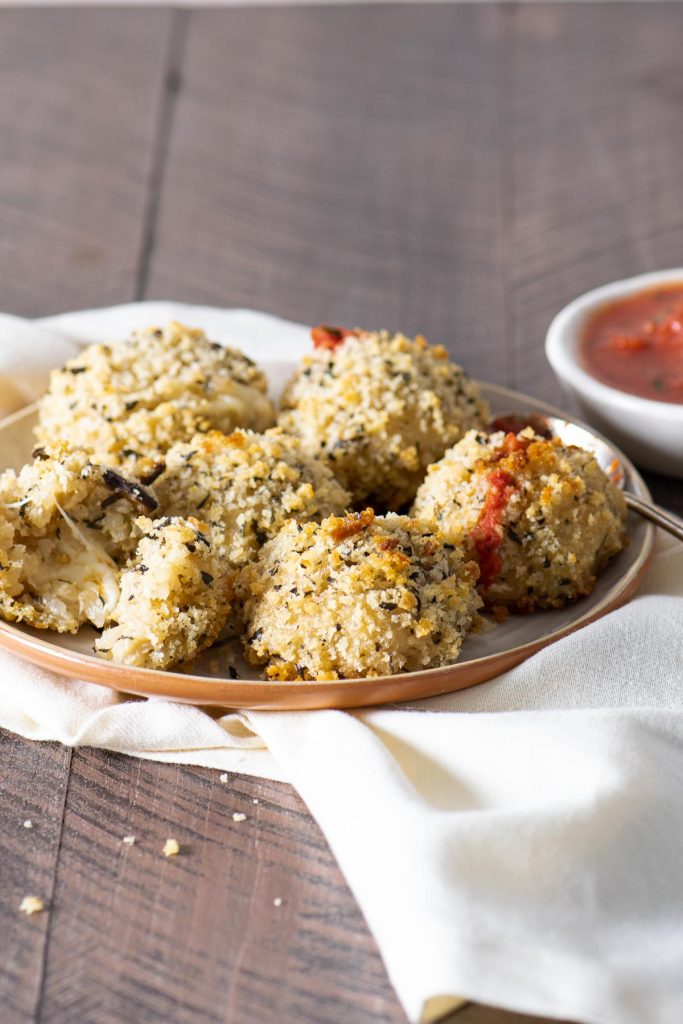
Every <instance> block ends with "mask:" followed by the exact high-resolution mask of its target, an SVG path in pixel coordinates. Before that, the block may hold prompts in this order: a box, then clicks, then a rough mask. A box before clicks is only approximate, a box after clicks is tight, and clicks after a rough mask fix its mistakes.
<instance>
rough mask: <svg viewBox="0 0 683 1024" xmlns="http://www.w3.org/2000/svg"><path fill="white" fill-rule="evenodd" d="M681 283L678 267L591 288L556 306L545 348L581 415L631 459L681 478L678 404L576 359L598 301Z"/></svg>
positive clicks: (681, 410)
mask: <svg viewBox="0 0 683 1024" xmlns="http://www.w3.org/2000/svg"><path fill="white" fill-rule="evenodd" d="M676 282H680V283H683V268H680V269H675V270H658V271H655V272H654V273H651V274H639V275H638V276H637V277H629V278H626V279H625V280H623V281H613V282H612V283H611V284H606V285H603V286H602V287H601V288H594V289H593V290H592V291H590V292H586V293H585V294H584V295H581V296H579V298H578V299H574V301H573V302H570V303H569V305H568V306H565V307H564V309H562V310H560V312H559V313H558V314H557V316H556V317H555V319H554V320H553V322H552V323H551V325H550V327H549V328H548V333H547V335H546V340H545V352H546V356H547V357H548V361H549V363H550V365H551V366H552V368H553V370H554V371H555V373H556V375H557V377H558V378H559V380H560V383H561V384H562V385H563V387H564V388H565V389H566V390H567V391H568V392H569V393H570V394H571V395H572V396H573V397H574V399H575V401H576V402H577V404H578V405H579V407H580V409H581V412H582V415H583V416H584V417H585V419H587V420H588V421H589V422H590V423H593V424H594V425H595V426H596V427H597V428H598V429H599V430H600V431H602V433H603V434H606V435H607V437H610V438H612V439H613V440H614V441H615V442H616V444H618V445H619V447H621V448H623V449H624V451H625V452H627V453H628V454H629V455H630V456H631V458H632V459H633V461H634V462H636V463H637V464H638V465H640V466H644V467H645V468H647V469H652V470H654V471H655V472H656V473H663V474H664V475H665V476H675V477H681V478H683V404H677V403H674V402H657V401H654V400H653V399H651V398H641V397H640V396H639V395H631V394H628V393H627V392H625V391H619V390H618V389H617V388H613V387H610V385H609V384H603V383H602V381H599V380H596V379H595V377H591V375H590V374H589V373H588V371H587V370H585V369H584V368H583V366H582V363H581V352H580V342H581V334H582V332H583V328H584V325H585V323H586V320H587V318H588V316H589V315H590V314H591V313H593V311H594V310H595V309H596V308H598V307H599V306H602V305H604V304H605V303H607V302H610V301H615V300H616V299H621V298H625V297H626V296H628V295H633V294H635V293H637V292H641V291H646V290H648V289H650V288H656V287H657V286H658V285H662V284H674V283H676Z"/></svg>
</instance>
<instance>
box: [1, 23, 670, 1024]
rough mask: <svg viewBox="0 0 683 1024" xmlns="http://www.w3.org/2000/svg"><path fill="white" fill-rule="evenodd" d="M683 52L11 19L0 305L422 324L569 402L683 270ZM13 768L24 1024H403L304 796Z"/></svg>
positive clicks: (4, 72) (14, 886) (255, 783)
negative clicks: (173, 306)
mask: <svg viewBox="0 0 683 1024" xmlns="http://www.w3.org/2000/svg"><path fill="white" fill-rule="evenodd" d="M682 33H683V7H681V6H680V5H677V4H667V3H664V4H661V5H659V4H657V3H643V4H637V3H636V4H625V5H623V6H622V5H620V4H605V5H603V4H600V3H596V4H594V5H591V6H585V5H567V6H565V5H564V4H561V3H558V4H550V5H545V4H532V5H529V6H525V5H517V4H509V5H507V6H505V5H504V6H498V5H496V4H491V5H484V6H477V5H475V6H462V7H450V6H411V5H409V6H400V7H398V6H397V7H392V6H383V7H379V6H378V7H372V6H370V7H357V6H352V7H329V8H322V9H315V8H300V9H271V10H266V9H255V10H254V9H252V10H248V9H247V10H239V9H233V10H223V11H211V12H208V11H193V12H191V13H188V12H185V11H182V10H174V11H168V10H163V9H150V10H146V11H136V10H133V11H131V10H71V11H62V10H54V9H53V10H42V11H28V10H23V11H15V10H5V11H2V12H0V69H1V70H0V138H2V160H1V161H0V209H1V213H0V218H1V219H0V228H1V230H0V308H2V309H5V310H7V311H10V312H15V313H19V314H23V315H29V316H32V315H40V314H48V313H52V312H57V311H61V310H64V309H70V308H79V307H86V306H97V305H105V304H112V303H119V302H125V301H129V300H132V299H142V298H147V297H154V298H174V299H180V300H188V301H196V302H205V303H214V304H217V305H223V306H240V305H244V306H251V307H253V308H256V309H262V310H268V311H271V312H273V313H277V314H280V315H282V316H285V317H291V318H293V319H296V320H301V321H304V322H311V323H313V322H317V321H321V320H327V321H332V322H340V323H349V324H356V323H360V324H363V325H368V326H373V327H374V326H377V327H379V326H387V327H391V328H401V329H403V330H404V331H406V332H415V331H421V332H423V333H425V334H426V335H427V337H428V338H430V339H431V340H434V341H437V340H438V341H444V342H445V343H446V344H448V345H449V347H450V348H451V351H452V352H453V353H454V354H455V355H456V356H457V358H458V359H460V360H461V361H462V362H463V363H464V364H465V365H466V366H467V367H468V368H469V369H470V371H471V372H472V373H474V374H475V375H477V376H480V377H483V378H487V379H489V380H492V381H497V382H499V383H502V384H506V385H509V386H512V387H518V388H520V389H522V390H525V391H527V392H530V393H532V394H535V395H538V396H539V397H542V398H547V399H550V400H553V401H557V402H561V401H562V399H561V395H560V392H559V389H558V386H557V384H556V383H555V381H554V380H553V377H552V375H551V373H550V371H549V369H548V366H547V364H546V362H545V359H544V357H543V351H542V343H543V337H544V332H545V328H546V326H547V324H548V322H549V320H550V318H551V317H552V315H553V314H554V312H555V311H556V310H557V309H558V308H559V307H560V306H561V305H562V304H563V303H564V302H566V301H567V300H568V299H570V298H571V297H572V296H574V295H576V294H578V293H580V292H582V291H584V290H585V289H587V288H589V287H591V286H593V285H595V284H598V283H601V282H603V281H608V280H611V279H613V278H617V277H621V276H625V275H627V274H632V273H636V272H639V271H644V270H648V269H651V268H655V267H666V266H675V265H680V264H681V262H683V260H682V259H681V252H682V247H683V203H682V202H681V198H682V197H681V167H682V166H683V132H681V102H682V101H683V68H682V66H681V61H680V41H681V38H682ZM650 482H651V485H652V487H653V490H654V491H655V494H656V495H657V497H658V498H659V500H660V501H662V502H663V503H665V504H668V505H669V506H670V507H677V508H678V509H679V510H681V508H682V505H683V499H682V497H681V488H680V485H679V484H676V483H675V482H673V481H667V480H664V479H656V478H650ZM0 761H1V765H2V778H3V786H2V795H1V796H0V877H1V879H2V889H1V892H2V900H1V905H0V915H1V916H0V924H1V929H2V930H1V933H0V934H1V935H2V938H1V939H0V951H1V954H2V955H1V956H0V1005H1V1006H2V1011H1V1013H2V1020H3V1024H15V1022H16V1024H23V1022H26V1021H32V1020H36V1021H40V1022H42V1024H74V1022H77V1024H109V1022H135V1024H138V1022H144V1024H156V1022H159V1024H162V1022H163V1024H190V1022H191V1024H195V1022H208V1024H212V1022H229V1024H347V1022H348V1024H379V1022H383V1024H384V1022H386V1024H389V1022H391V1024H399V1022H405V1015H404V1014H403V1012H402V1010H401V1008H400V1007H399V1005H398V1003H397V1001H396V998H395V995H394V994H393V991H392V989H391V987H390V985H389V982H388V980H387V978H386V974H385V971H384V968H383V966H382V963H381V961H380V959H379V956H378V953H377V949H376V947H375V944H374V942H373V940H372V938H371V937H370V935H369V933H368V930H367V927H366V925H365V923H364V921H363V919H362V917H361V915H360V912H359V910H358V907H357V906H356V904H355V902H354V899H353V898H352V896H351V894H350V892H349V890H348V888H347V886H346V884H345V882H344V879H343V878H342V876H341V874H340V872H339V869H338V867H337V866H336V864H335V861H334V859H333V857H332V855H331V853H330V851H329V849H328V848H327V845H326V843H325V840H324V839H323V837H322V835H321V833H320V831H319V829H318V828H317V826H316V824H315V823H314V822H313V820H312V819H311V817H310V816H309V815H308V813H307V811H306V808H305V806H304V805H303V804H302V802H301V800H300V799H299V798H298V797H297V796H296V794H295V793H294V792H293V791H292V790H291V789H290V788H289V787H287V786H284V785H277V784H274V783H269V782H265V781H260V780H254V779H249V778H245V777H240V776H234V777H230V779H229V781H228V784H227V785H224V784H220V783H219V781H218V777H217V773H215V772H210V771H204V770H201V769H198V768H176V767H171V766H166V765H162V764H153V763H146V762H141V761H137V760H133V759H129V758H126V757H121V756H115V755H112V754H107V753H102V752H99V751H94V750H89V749H82V750H75V751H72V750H68V749H65V748H62V747H59V746H56V745H54V744H51V743H50V744H37V743H28V742H25V741H23V740H20V739H18V738H17V737H15V736H12V735H4V736H3V737H2V744H1V745H0ZM254 799H258V804H254V803H253V800H254ZM235 809H238V810H242V809H243V810H245V811H246V812H247V815H248V820H247V822H246V823H243V824H242V825H241V826H240V827H235V824H234V822H233V821H232V811H233V810H235ZM25 819H30V820H31V821H32V822H33V828H32V829H25V828H23V827H22V822H23V821H24V820H25ZM127 834H133V835H135V836H137V838H138V841H137V843H136V845H135V847H133V848H125V847H122V845H121V837H122V836H124V835H127ZM169 835H174V836H177V837H179V838H180V839H181V840H182V842H183V844H184V846H185V848H186V855H185V856H182V857H180V858H176V859H175V860H173V861H164V859H163V858H161V857H160V850H161V846H162V845H163V842H164V840H165V838H166V837H167V836H169ZM407 882H408V880H407ZM27 892H35V893H39V894H41V895H42V896H43V897H44V899H45V900H46V902H47V904H48V907H49V911H48V912H47V913H45V914H42V915H39V916H36V917H33V918H26V917H24V916H23V915H19V914H18V913H17V906H18V903H19V901H20V899H21V897H22V896H23V895H24V894H25V893H27ZM277 896H280V897H281V898H282V900H283V904H282V906H281V907H278V908H275V907H274V906H273V899H274V898H275V897H277ZM586 925H587V927H589V926H590V922H586ZM524 1019H527V1020H528V1018H522V1017H519V1016H516V1015H508V1014H506V1013H503V1012H501V1011H495V1010H487V1009H486V1008H482V1007H469V1008H468V1009H466V1010H465V1011H463V1013H462V1015H461V1016H460V1017H459V1018H458V1021H459V1022H460V1024H475V1022H476V1024H494V1022H496V1024H502V1022H503V1021H509V1022H512V1021H516V1022H518V1024H519V1022H521V1021H522V1020H524Z"/></svg>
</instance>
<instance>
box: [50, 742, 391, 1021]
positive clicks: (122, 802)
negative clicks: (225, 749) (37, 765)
mask: <svg viewBox="0 0 683 1024" xmlns="http://www.w3.org/2000/svg"><path fill="white" fill-rule="evenodd" d="M254 799H256V800H258V803H254ZM103 807H106V809H107V812H106V814H105V815H103V813H102V810H103ZM233 812H242V813H244V814H246V821H242V822H235V821H233V818H232V815H233ZM124 835H133V836H135V845H134V846H132V847H127V846H124V845H123V844H122V842H121V840H122V837H123V836H124ZM169 836H173V837H175V838H176V839H177V840H178V842H179V844H180V847H181V852H180V855H179V856H177V857H172V858H164V856H163V855H162V852H161V851H162V847H163V845H164V842H165V840H166V838H167V837H169ZM278 897H279V898H281V899H282V905H281V906H277V907H276V906H274V904H273V900H275V899H276V898H278ZM51 918H52V934H53V941H52V942H51V943H50V946H49V949H48V952H47V961H46V975H45V982H44V990H43V999H42V1005H41V1014H40V1020H41V1021H44V1022H45V1024H56V1022H59V1024H62V1022H63V1024H66V1022H72V1021H79V1022H83V1024H86V1022H87V1024H105V1022H111V1021H145V1022H146V1024H154V1022H157V1021H158V1022H159V1024H162V1022H163V1024H168V1022H169V1021H173V1022H177V1024H181V1022H182V1024H186V1022H187V1024H194V1022H196V1021H203V1022H207V1024H213V1022H216V1024H218V1022H222V1021H225V1022H235V1024H237V1022H242V1021H244V1022H246V1021H250V1022H252V1024H271V1022H274V1021H278V1022H279V1021H292V1022H295V1021H297V1022H304V1021H306V1022H311V1024H328V1022H330V1021H353V1022H358V1024H375V1022H379V1021H387V1022H389V1021H391V1022H394V1021H396V1022H399V1021H403V1020H404V1017H403V1015H402V1013H401V1012H400V1010H399V1009H398V1007H397V1005H396V1001H395V996H394V995H393V993H392V991H391V989H390V988H389V984H388V981H387V980H386V976H385V974H384V971H383V969H382V967H381V963H380V961H379V957H378V955H377V951H376V947H375V946H374V943H373V941H372V939H371V938H370V936H369V934H368V932H367V928H366V926H365V923H364V921H363V919H362V918H361V916H360V912H359V911H358V909H357V906H356V905H355V902H354V900H353V898H352V897H351V894H350V892H349V890H348V888H347V886H346V884H345V882H344V880H343V879H342V877H341V875H340V873H339V869H338V868H337V866H336V864H335V862H334V860H333V858H332V855H331V853H330V852H329V849H328V848H327V845H326V843H325V841H324V839H323V837H322V835H321V833H320V831H319V829H318V827H317V825H316V824H315V823H314V822H313V820H312V819H311V817H310V815H309V814H308V812H307V811H306V808H305V806H304V805H303V803H302V802H301V800H300V799H299V798H298V797H297V796H296V795H295V793H294V792H293V791H292V790H291V789H290V788H289V787H288V786H283V785H279V784H275V783H266V782H264V781H261V780H254V779H249V778H245V777H243V776H230V777H229V780H228V782H227V784H223V783H221V782H220V780H219V774H218V772H215V771H214V772H211V771H207V770H204V769H200V768H177V767H175V766H171V765H159V764H153V763H147V762H141V761H138V760H134V759H131V758H126V757H122V756H118V755H114V754H107V753H102V752H96V751H91V750H83V751H77V752H76V753H75V754H74V763H73V768H72V773H71V782H70V786H69V792H68V794H67V800H66V807H65V813H64V828H63V832H62V842H61V851H60V859H59V866H58V870H57V877H56V885H55V892H54V899H53V910H52V913H51Z"/></svg>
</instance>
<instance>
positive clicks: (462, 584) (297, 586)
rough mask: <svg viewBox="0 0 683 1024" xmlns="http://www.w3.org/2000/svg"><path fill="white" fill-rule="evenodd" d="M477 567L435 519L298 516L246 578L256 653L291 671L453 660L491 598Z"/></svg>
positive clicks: (252, 656)
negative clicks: (479, 588) (480, 584)
mask: <svg viewBox="0 0 683 1024" xmlns="http://www.w3.org/2000/svg"><path fill="white" fill-rule="evenodd" d="M477 575H478V571H477V567H476V565H475V564H474V563H472V562H465V561H463V557H462V551H461V549H460V548H457V547H455V546H454V545H452V544H449V543H447V542H444V538H443V537H442V535H441V533H440V531H439V530H438V529H437V527H436V526H435V524H434V523H430V522H425V521H422V520H418V519H410V518H408V517H407V516H398V515H393V514H390V515H387V516H375V514H374V512H373V511H372V509H366V510H365V511H363V512H355V513H351V514H349V515H347V516H345V517H336V516H330V517H329V518H327V519H325V520H323V522H322V523H320V524H317V523H304V524H302V523H297V522H294V521H290V522H289V523H287V524H286V526H285V527H284V529H282V530H281V532H280V533H279V534H278V535H277V537H275V538H274V539H273V540H272V541H270V542H269V543H268V544H266V545H265V547H263V548H262V549H261V553H260V555H259V558H258V560H257V561H255V562H252V563H251V564H250V565H248V566H247V567H246V568H245V569H244V570H243V571H242V573H241V574H240V576H239V577H238V580H237V583H236V588H237V596H238V598H239V599H241V600H242V602H243V618H244V637H243V643H244V649H245V654H246V657H247V659H248V660H249V661H250V662H252V664H254V665H263V666H265V667H266V674H267V676H268V678H270V679H281V680H288V679H338V678H341V679H344V678H349V679H350V678H360V677H363V676H381V675H388V674H391V673H394V672H404V671H405V672H408V671H412V670H415V669H423V668H433V667H435V666H438V665H447V664H450V663H451V662H453V661H455V660H456V658H457V657H458V653H459V651H460V647H461V644H462V641H463V637H464V635H465V633H466V632H467V630H468V629H469V628H470V626H471V624H472V619H473V616H474V615H475V613H476V611H477V609H478V608H479V606H480V604H481V601H480V598H479V597H478V595H477V592H476V588H475V581H476V578H477Z"/></svg>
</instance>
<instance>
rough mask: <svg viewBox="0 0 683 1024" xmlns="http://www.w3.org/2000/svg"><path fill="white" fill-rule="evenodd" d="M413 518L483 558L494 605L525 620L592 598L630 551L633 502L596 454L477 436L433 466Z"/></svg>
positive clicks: (485, 588) (531, 438) (521, 436)
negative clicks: (428, 521)
mask: <svg viewBox="0 0 683 1024" xmlns="http://www.w3.org/2000/svg"><path fill="white" fill-rule="evenodd" d="M412 511H413V514H414V515H419V516H427V517H431V518H434V519H435V520H436V521H437V522H438V523H439V525H440V527H441V529H442V530H443V532H444V534H445V535H446V536H447V537H448V539H449V540H450V541H452V542H453V543H454V544H462V545H464V546H465V549H466V550H467V551H468V553H469V555H470V556H471V557H473V558H475V559H477V561H478V562H479V565H480V568H481V580H480V591H481V593H482V595H483V597H484V599H485V601H486V603H487V604H488V605H489V606H501V607H507V608H511V609H514V610H516V611H522V612H529V611H533V610H534V609H536V608H560V607H562V606H563V605H565V604H567V603H568V602H569V601H573V600H574V599H576V598H578V597H581V596H583V595H587V594H590V593H591V591H592V590H593V587H594V586H595V581H596V577H597V575H598V573H600V572H601V571H602V569H604V568H605V566H606V565H607V563H608V562H609V561H610V559H611V558H613V557H614V556H615V555H616V554H617V553H618V552H619V551H621V549H622V548H623V547H624V545H625V543H626V532H625V524H626V504H625V501H624V496H623V494H622V493H621V491H620V490H619V489H618V488H617V487H615V486H614V484H612V483H611V482H610V481H609V480H608V478H607V477H606V476H605V474H604V473H603V471H602V470H601V469H600V467H599V465H598V463H597V462H596V460H595V458H594V456H593V455H592V454H591V453H590V452H588V451H585V450H584V449H582V448H576V447H573V446H566V445H563V444H562V443H561V441H560V440H559V439H558V438H554V439H552V440H548V439H546V438H542V437H540V436H538V435H536V434H534V431H533V429H531V428H527V429H525V430H522V431H521V432H520V433H518V434H514V433H508V434H504V433H502V432H498V433H495V434H492V435H490V436H487V435H485V434H480V433H477V432H476V431H474V430H472V431H470V432H469V433H468V434H466V435H465V437H464V438H463V439H462V440H461V441H459V442H458V444H456V445H455V446H454V447H453V448H451V449H450V451H448V452H447V453H446V455H445V456H444V457H443V459H441V461H440V462H437V463H436V464H435V465H433V466H430V467H429V471H428V473H427V477H426V479H425V481H424V483H423V484H422V486H421V487H420V489H419V491H418V493H417V497H416V499H415V503H414V505H413V509H412Z"/></svg>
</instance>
